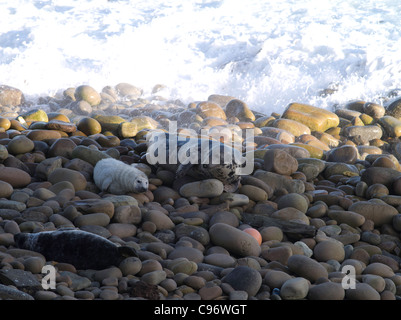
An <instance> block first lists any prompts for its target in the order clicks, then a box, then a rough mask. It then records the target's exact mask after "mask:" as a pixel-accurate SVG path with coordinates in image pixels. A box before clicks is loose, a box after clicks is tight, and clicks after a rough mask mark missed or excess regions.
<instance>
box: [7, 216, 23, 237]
mask: <svg viewBox="0 0 401 320" xmlns="http://www.w3.org/2000/svg"><path fill="white" fill-rule="evenodd" d="M3 229H4V232H6V233H12V234H14V235H15V234H17V233H20V232H21V230H20V228H19V226H18V223H17V222H15V221H14V220H9V221H6V223H5V224H4V226H3Z"/></svg>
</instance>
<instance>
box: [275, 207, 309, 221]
mask: <svg viewBox="0 0 401 320" xmlns="http://www.w3.org/2000/svg"><path fill="white" fill-rule="evenodd" d="M271 217H272V218H276V219H280V220H286V221H291V220H300V221H302V222H303V223H305V224H306V225H309V218H308V217H307V216H306V215H305V214H304V213H303V212H302V211H300V210H298V209H296V208H293V207H287V208H283V209H280V210H277V211H276V212H274V213H273V214H272V215H271Z"/></svg>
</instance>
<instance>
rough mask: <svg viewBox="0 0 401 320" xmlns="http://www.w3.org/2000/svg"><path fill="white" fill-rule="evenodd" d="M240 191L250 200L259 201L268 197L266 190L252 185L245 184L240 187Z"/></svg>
mask: <svg viewBox="0 0 401 320" xmlns="http://www.w3.org/2000/svg"><path fill="white" fill-rule="evenodd" d="M238 191H239V193H241V194H244V195H246V196H247V197H248V198H249V199H250V200H252V201H255V202H258V201H264V200H267V199H268V194H267V192H266V191H265V190H263V189H261V188H258V187H256V186H252V185H243V186H241V187H240V188H239V190H238Z"/></svg>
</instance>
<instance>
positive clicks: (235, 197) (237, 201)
mask: <svg viewBox="0 0 401 320" xmlns="http://www.w3.org/2000/svg"><path fill="white" fill-rule="evenodd" d="M219 200H220V202H222V203H223V202H226V201H228V202H229V207H230V208H232V207H240V206H245V205H247V204H248V203H249V198H248V196H247V195H245V194H239V193H231V192H224V193H223V194H221V196H220V197H219Z"/></svg>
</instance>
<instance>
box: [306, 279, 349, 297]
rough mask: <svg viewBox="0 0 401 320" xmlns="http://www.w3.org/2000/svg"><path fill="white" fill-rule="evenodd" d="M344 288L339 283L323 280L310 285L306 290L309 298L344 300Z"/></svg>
mask: <svg viewBox="0 0 401 320" xmlns="http://www.w3.org/2000/svg"><path fill="white" fill-rule="evenodd" d="M344 297H345V290H344V288H343V287H342V285H341V284H340V283H336V282H330V281H329V282H323V283H319V284H316V285H314V286H312V287H311V288H310V289H309V292H308V299H310V300H344Z"/></svg>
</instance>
